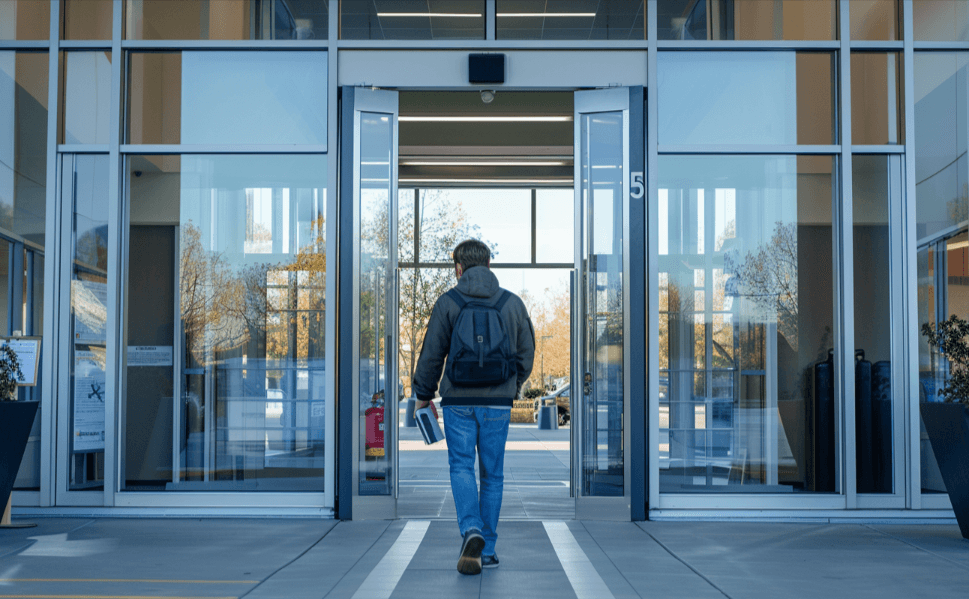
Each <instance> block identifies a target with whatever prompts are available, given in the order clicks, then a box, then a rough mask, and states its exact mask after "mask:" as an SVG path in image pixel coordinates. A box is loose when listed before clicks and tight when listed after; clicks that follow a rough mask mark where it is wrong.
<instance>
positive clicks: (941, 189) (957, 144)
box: [915, 52, 969, 245]
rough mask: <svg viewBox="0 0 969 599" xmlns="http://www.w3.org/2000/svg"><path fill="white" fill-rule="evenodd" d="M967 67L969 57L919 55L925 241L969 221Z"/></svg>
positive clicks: (919, 188)
mask: <svg viewBox="0 0 969 599" xmlns="http://www.w3.org/2000/svg"><path fill="white" fill-rule="evenodd" d="M967 65H969V53H967V52H917V53H916V54H915V180H916V182H917V183H916V185H915V197H916V202H915V206H916V208H915V211H916V224H915V227H916V238H918V239H919V240H927V239H928V238H930V237H932V236H933V235H935V234H937V233H940V232H944V231H946V230H947V229H949V228H951V227H955V226H958V225H959V224H960V223H962V222H963V221H966V220H967V219H969V158H967V155H966V147H967V144H969V135H967V131H969V129H967V126H966V124H967V122H969V110H967V108H966V106H967V98H969V95H967V91H966V78H967V76H969V70H967V68H966V67H967ZM919 245H923V243H922V241H920V242H919Z"/></svg>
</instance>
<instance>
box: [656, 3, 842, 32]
mask: <svg viewBox="0 0 969 599" xmlns="http://www.w3.org/2000/svg"><path fill="white" fill-rule="evenodd" d="M852 3H854V0H852ZM837 7H838V4H837V2H835V0H811V1H810V2H804V1H803V0H774V1H772V2H765V1H764V0H659V2H658V3H657V27H658V30H657V36H658V37H659V39H661V40H833V39H837V23H838V19H837Z"/></svg>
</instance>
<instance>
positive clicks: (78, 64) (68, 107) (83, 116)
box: [59, 52, 111, 144]
mask: <svg viewBox="0 0 969 599" xmlns="http://www.w3.org/2000/svg"><path fill="white" fill-rule="evenodd" d="M63 57H64V61H63V69H64V75H63V86H62V91H61V103H62V107H61V110H62V111H63V112H62V113H61V114H62V118H61V120H60V121H61V122H60V127H61V131H60V136H59V137H60V143H64V144H106V143H108V119H109V117H110V115H109V113H110V109H111V100H110V96H111V53H110V52H67V53H64V54H63Z"/></svg>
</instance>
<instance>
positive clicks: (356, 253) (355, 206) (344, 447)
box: [337, 87, 399, 520]
mask: <svg viewBox="0 0 969 599" xmlns="http://www.w3.org/2000/svg"><path fill="white" fill-rule="evenodd" d="M342 91H343V98H342V107H341V126H342V131H341V137H342V144H341V145H342V147H341V152H342V156H343V161H342V163H341V166H340V173H341V178H342V185H341V188H340V200H339V201H340V230H341V232H342V234H341V236H340V242H339V244H340V253H341V262H342V264H341V266H342V268H341V269H340V275H339V277H340V290H339V296H340V302H339V305H340V306H341V307H347V306H349V307H350V309H349V317H348V316H347V312H344V311H343V309H345V308H343V309H341V316H340V325H339V326H340V341H339V348H340V354H341V355H342V356H346V357H348V359H342V360H340V363H339V378H340V380H341V381H342V383H343V384H341V385H340V390H339V395H338V397H339V415H338V418H339V423H340V433H341V434H340V439H339V446H340V454H341V455H344V456H350V464H349V468H348V467H347V464H346V461H345V459H342V460H339V461H340V462H342V463H341V464H340V466H342V467H341V468H340V471H339V482H338V484H339V492H340V493H339V496H338V506H337V507H338V516H339V518H341V519H349V518H351V517H352V518H354V519H357V520H364V519H388V518H396V517H397V488H398V485H397V482H398V481H397V479H398V463H397V462H398V448H397V436H398V435H397V424H398V420H399V418H398V412H399V409H398V402H397V394H396V381H391V380H386V376H387V375H386V374H385V381H384V388H385V390H384V425H385V427H384V450H385V452H387V454H388V461H389V463H390V469H391V475H390V486H391V489H390V494H388V495H379V496H366V495H360V494H359V485H358V484H357V482H358V477H359V467H360V466H359V465H360V460H361V458H362V457H363V456H361V455H360V413H361V411H360V407H361V406H360V401H359V398H360V368H359V353H360V320H359V316H360V276H359V272H358V271H359V264H360V255H361V254H360V216H361V215H360V184H359V183H360V161H361V159H360V114H361V113H362V112H371V113H385V114H387V115H389V116H390V117H391V118H392V121H393V134H392V139H391V154H390V156H391V165H390V166H391V187H390V198H389V207H388V209H389V211H390V212H389V218H388V227H389V229H390V230H389V233H388V245H389V249H390V254H389V258H390V261H391V264H390V267H389V268H388V272H389V273H392V275H391V276H388V280H387V281H386V289H387V290H388V294H389V296H390V297H389V298H388V299H387V300H386V301H387V306H388V309H387V329H388V330H387V331H386V334H387V347H389V348H392V351H387V349H385V352H386V358H385V360H386V363H385V365H384V368H385V369H386V370H387V372H389V373H394V377H393V378H394V379H397V375H396V372H397V351H396V347H397V342H398V339H397V338H398V335H399V332H398V330H397V317H396V310H393V309H391V306H395V305H397V293H398V291H397V216H398V215H397V152H398V145H399V141H398V128H397V117H398V115H399V111H398V102H397V99H398V96H397V92H396V91H388V90H378V89H366V88H352V87H344V88H342ZM347 233H349V234H347ZM347 257H349V258H350V260H351V262H350V264H347V260H346V258H347ZM347 266H349V268H347ZM347 381H350V384H349V385H348V384H346V382H347ZM391 383H393V385H394V389H395V392H394V393H393V394H391V393H390V392H389V391H388V388H389V386H390V384H391ZM388 424H389V425H390V426H387V425H388ZM340 498H350V501H349V502H347V501H341V500H340Z"/></svg>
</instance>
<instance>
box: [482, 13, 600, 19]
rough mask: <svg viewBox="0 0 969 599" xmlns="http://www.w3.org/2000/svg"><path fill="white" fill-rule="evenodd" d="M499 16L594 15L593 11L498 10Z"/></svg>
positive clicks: (589, 16) (588, 16)
mask: <svg viewBox="0 0 969 599" xmlns="http://www.w3.org/2000/svg"><path fill="white" fill-rule="evenodd" d="M498 16H499V17H519V18H521V17H524V18H532V17H587V18H591V17H594V16H596V13H594V12H500V13H498Z"/></svg>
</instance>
